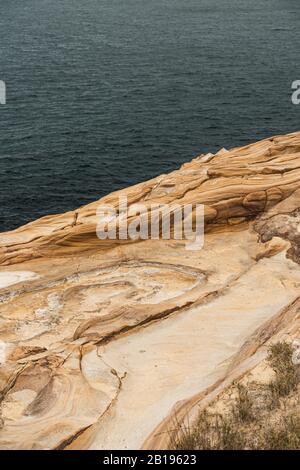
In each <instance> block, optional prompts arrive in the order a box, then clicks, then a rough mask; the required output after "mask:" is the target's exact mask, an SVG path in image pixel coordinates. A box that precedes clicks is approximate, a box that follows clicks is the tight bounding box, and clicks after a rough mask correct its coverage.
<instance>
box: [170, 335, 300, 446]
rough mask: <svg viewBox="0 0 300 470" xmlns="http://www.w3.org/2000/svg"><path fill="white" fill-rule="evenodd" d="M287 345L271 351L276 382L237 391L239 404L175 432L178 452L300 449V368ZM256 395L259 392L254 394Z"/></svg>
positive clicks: (201, 416) (202, 415)
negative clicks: (293, 359)
mask: <svg viewBox="0 0 300 470" xmlns="http://www.w3.org/2000/svg"><path fill="white" fill-rule="evenodd" d="M292 353H293V350H292V347H291V345H290V344H288V343H286V342H281V343H276V344H274V345H272V346H271V347H270V350H269V354H268V364H269V365H270V367H271V368H272V369H273V372H274V379H273V380H272V381H270V382H269V383H267V384H265V386H261V385H260V386H259V385H258V384H255V383H251V384H249V386H248V387H245V386H244V385H242V384H236V385H234V386H233V390H234V394H235V397H236V398H235V399H234V402H233V403H231V404H230V406H227V408H226V409H225V410H224V412H222V413H217V412H216V411H213V412H209V411H208V410H205V411H202V412H201V413H200V414H199V416H198V420H197V422H196V424H195V425H194V426H193V427H192V428H191V427H190V426H186V427H183V426H179V427H176V430H175V431H174V432H173V433H171V448H172V449H180V450H241V449H249V450H254V449H255V450H256V449H261V450H269V449H271V450H292V449H293V450H294V449H300V413H299V410H300V406H299V404H300V400H299V391H298V389H299V383H300V372H299V366H296V365H295V364H293V363H292ZM253 392H255V393H253Z"/></svg>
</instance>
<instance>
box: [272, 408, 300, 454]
mask: <svg viewBox="0 0 300 470" xmlns="http://www.w3.org/2000/svg"><path fill="white" fill-rule="evenodd" d="M263 448H264V449H266V450H297V449H299V448H300V417H299V416H295V415H290V416H287V417H285V418H283V419H282V420H281V421H280V422H278V423H276V424H273V425H272V426H269V427H267V428H266V430H265V432H264V436H263Z"/></svg>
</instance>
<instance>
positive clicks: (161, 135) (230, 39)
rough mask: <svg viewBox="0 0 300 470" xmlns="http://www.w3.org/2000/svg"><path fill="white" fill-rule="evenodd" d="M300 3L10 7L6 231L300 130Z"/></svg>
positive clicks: (185, 0)
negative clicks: (294, 90) (295, 90)
mask: <svg viewBox="0 0 300 470" xmlns="http://www.w3.org/2000/svg"><path fill="white" fill-rule="evenodd" d="M299 59H300V1H299V0H255V1H254V0H253V1H249V0H0V80H4V81H5V82H6V85H7V105H6V106H0V231H3V230H8V229H12V228H14V227H17V226H19V225H21V224H24V223H25V222H27V221H30V220H33V219H35V218H37V217H40V216H42V215H46V214H49V213H57V212H63V211H66V210H69V209H73V208H75V207H78V206H79V205H82V204H85V203H88V202H90V201H92V200H95V199H97V198H99V197H100V196H103V195H105V194H107V193H109V192H111V191H113V190H116V189H119V188H122V187H125V186H128V185H130V184H133V183H136V182H139V181H142V180H146V179H148V178H151V177H153V176H155V175H157V174H160V173H164V172H167V171H169V170H172V169H174V168H176V167H178V166H179V165H180V164H181V163H183V162H184V161H187V160H190V159H191V158H192V157H193V156H195V155H196V154H198V153H200V152H205V151H208V150H211V151H215V150H217V149H218V148H220V147H223V146H227V147H230V146H237V145H243V144H246V143H248V142H251V141H254V140H257V139H260V138H264V137H267V136H269V135H272V134H278V133H285V132H291V131H296V130H299V129H300V106H294V105H292V104H291V83H292V81H294V80H297V79H299V80H300V61H299Z"/></svg>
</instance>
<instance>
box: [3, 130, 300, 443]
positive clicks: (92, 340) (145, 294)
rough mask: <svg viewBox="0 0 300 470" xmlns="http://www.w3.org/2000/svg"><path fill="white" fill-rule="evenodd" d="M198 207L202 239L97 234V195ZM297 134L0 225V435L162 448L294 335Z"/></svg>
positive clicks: (6, 439)
mask: <svg viewBox="0 0 300 470" xmlns="http://www.w3.org/2000/svg"><path fill="white" fill-rule="evenodd" d="M120 194H122V195H126V196H127V198H128V203H129V204H133V203H137V202H142V203H143V204H145V205H146V206H147V207H149V208H150V205H153V204H157V205H158V204H161V203H164V204H170V205H171V206H172V204H180V205H185V204H190V203H193V204H196V203H202V204H204V205H205V245H204V248H203V249H202V250H199V251H188V250H186V248H185V241H180V240H144V241H136V242H133V241H128V242H127V241H125V240H116V241H112V240H105V241H100V240H99V239H98V238H97V237H96V222H97V217H96V210H97V207H98V206H99V204H100V203H101V204H112V205H114V206H117V205H118V197H119V195H120ZM299 222H300V133H294V134H290V135H287V136H277V137H273V138H270V139H267V140H264V141H261V142H258V143H256V144H253V145H248V146H246V147H243V148H235V149H233V150H231V151H227V150H225V149H222V150H221V151H220V152H218V153H217V154H215V155H213V154H208V155H201V156H199V157H197V158H195V159H194V160H193V161H191V162H189V163H186V164H185V165H183V166H182V167H181V168H180V169H179V170H177V171H174V172H172V173H170V174H168V175H161V176H159V177H157V178H154V179H153V180H151V181H147V182H145V183H141V184H139V185H136V186H133V187H130V188H128V189H125V190H123V191H120V192H116V193H113V194H110V195H108V196H106V197H105V198H103V199H102V200H101V201H97V202H95V203H93V204H89V205H88V206H85V207H82V208H80V209H78V210H76V211H73V212H69V213H66V214H63V215H58V216H47V217H44V218H42V219H40V220H37V221H35V222H33V223H31V224H28V225H26V226H24V227H21V228H20V229H17V230H15V231H13V232H8V233H2V234H0V266H1V267H0V340H1V342H0V362H1V364H0V402H1V404H0V448H1V449H126V448H127V449H136V448H141V447H145V448H164V447H166V446H167V445H168V438H169V433H168V430H169V429H170V426H173V425H174V417H176V419H177V420H181V419H184V418H185V416H186V414H187V413H191V412H192V410H194V409H195V407H197V405H198V404H199V403H200V402H201V401H203V399H204V397H209V396H213V395H214V394H215V393H217V390H219V389H220V387H222V386H225V385H224V384H228V383H229V382H230V381H231V380H233V379H234V378H236V377H238V376H239V375H241V374H244V373H245V371H249V370H250V369H251V368H252V367H254V366H255V367H256V366H257V364H258V363H259V361H261V360H263V359H264V357H265V349H266V345H267V343H268V342H269V341H271V340H272V338H273V337H275V336H276V338H277V337H278V336H280V335H285V336H288V337H297V336H298V337H299V336H300V331H299V311H300V269H299V262H300V230H299V226H300V225H299Z"/></svg>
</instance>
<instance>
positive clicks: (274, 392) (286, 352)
mask: <svg viewBox="0 0 300 470" xmlns="http://www.w3.org/2000/svg"><path fill="white" fill-rule="evenodd" d="M292 355H293V349H292V346H291V345H290V344H288V343H286V342H282V343H276V344H273V345H272V346H271V347H270V349H269V356H268V362H269V364H270V366H271V367H272V369H273V370H274V372H275V379H274V380H272V381H271V382H270V383H269V384H268V388H269V391H270V392H271V398H272V400H271V406H272V407H274V406H278V402H279V398H280V397H285V396H287V395H289V394H290V393H291V392H292V391H294V390H296V388H297V385H298V383H299V370H298V369H299V368H298V366H297V365H295V364H293V362H292Z"/></svg>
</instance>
